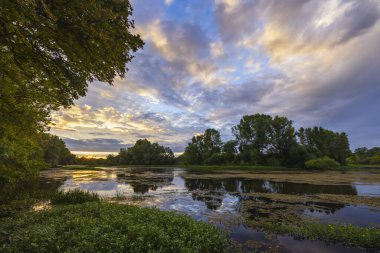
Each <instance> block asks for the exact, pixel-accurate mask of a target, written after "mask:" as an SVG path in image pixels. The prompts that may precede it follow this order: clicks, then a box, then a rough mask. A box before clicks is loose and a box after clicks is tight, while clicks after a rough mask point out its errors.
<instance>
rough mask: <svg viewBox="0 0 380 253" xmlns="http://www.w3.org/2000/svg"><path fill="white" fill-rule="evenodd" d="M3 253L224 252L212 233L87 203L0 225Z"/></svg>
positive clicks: (176, 219) (147, 212)
mask: <svg viewBox="0 0 380 253" xmlns="http://www.w3.org/2000/svg"><path fill="white" fill-rule="evenodd" d="M0 228H1V229H0V244H1V245H2V246H1V247H2V248H1V252H209V253H212V252H225V251H226V246H227V240H226V237H225V235H223V234H222V233H221V232H220V231H219V230H218V229H217V228H216V227H214V226H211V225H209V224H206V223H204V222H198V221H195V220H193V219H191V218H190V217H188V216H185V215H180V214H176V213H172V212H164V211H160V210H158V209H150V208H140V207H135V206H128V205H119V204H109V203H108V204H105V203H85V204H81V205H66V206H56V207H53V209H51V210H46V211H40V212H23V213H21V214H19V215H17V216H15V217H11V218H6V219H2V220H0Z"/></svg>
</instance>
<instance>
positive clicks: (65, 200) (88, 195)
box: [51, 189, 100, 204]
mask: <svg viewBox="0 0 380 253" xmlns="http://www.w3.org/2000/svg"><path fill="white" fill-rule="evenodd" d="M85 202H100V198H99V195H98V194H97V193H95V192H89V191H82V190H80V189H74V190H68V191H62V190H59V191H57V192H56V193H55V194H53V195H52V197H51V203H52V204H82V203H85Z"/></svg>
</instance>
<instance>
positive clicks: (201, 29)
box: [51, 0, 380, 153]
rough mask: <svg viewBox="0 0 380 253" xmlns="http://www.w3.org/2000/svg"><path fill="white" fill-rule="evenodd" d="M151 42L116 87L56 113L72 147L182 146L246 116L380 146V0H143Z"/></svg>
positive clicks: (139, 3) (137, 16)
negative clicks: (282, 119) (282, 120)
mask: <svg viewBox="0 0 380 253" xmlns="http://www.w3.org/2000/svg"><path fill="white" fill-rule="evenodd" d="M131 3H132V6H133V9H134V10H133V19H134V20H135V26H136V27H135V30H134V31H133V33H135V34H140V35H141V37H142V39H143V40H144V42H145V46H144V48H143V49H142V50H139V51H138V52H137V53H135V54H134V55H135V58H134V59H133V61H132V62H131V63H128V64H127V66H126V67H127V68H128V69H129V71H128V73H127V75H126V77H125V78H124V79H120V78H116V79H115V80H114V85H113V86H110V85H108V84H105V83H101V82H93V83H90V84H89V89H88V93H87V96H85V97H83V98H80V99H79V100H77V101H76V102H75V106H73V107H72V108H70V109H62V110H60V111H58V112H55V113H54V114H53V116H52V119H53V123H54V125H53V126H52V129H51V132H52V133H53V134H57V135H58V136H60V137H61V138H63V139H64V141H65V142H66V144H67V146H68V147H69V149H70V150H72V151H88V152H117V151H118V150H119V149H120V148H122V147H128V146H130V145H131V144H133V143H134V142H135V141H136V140H137V139H141V138H147V139H149V140H150V141H153V142H158V143H159V144H161V145H165V146H169V147H170V148H172V150H173V151H174V152H176V153H180V152H182V151H183V150H184V148H185V146H186V145H187V143H188V142H189V141H190V140H191V137H192V136H193V135H197V134H200V133H202V132H204V130H205V129H207V128H215V129H217V130H219V131H220V132H221V135H222V139H223V140H224V141H226V140H228V139H231V138H232V134H231V128H232V127H233V126H234V125H236V124H238V122H239V120H240V119H241V118H242V116H243V115H249V114H255V113H265V114H270V115H280V116H286V117H288V118H289V119H291V120H293V121H294V126H295V127H296V128H299V127H301V126H303V127H312V126H322V127H325V128H328V129H331V130H334V131H339V132H342V131H344V132H346V133H347V134H348V136H349V139H350V145H351V149H355V148H356V147H361V146H367V147H373V146H380V21H379V19H380V1H378V0H352V1H348V0H326V1H320V0H282V1H276V0H256V1H255V0H250V1H248V0H191V1H190V0H163V1H160V0H133V1H131Z"/></svg>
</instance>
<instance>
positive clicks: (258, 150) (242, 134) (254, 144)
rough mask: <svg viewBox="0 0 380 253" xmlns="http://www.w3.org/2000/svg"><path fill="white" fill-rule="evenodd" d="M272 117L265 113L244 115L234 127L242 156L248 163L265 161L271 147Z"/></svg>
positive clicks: (233, 131) (233, 130) (234, 133)
mask: <svg viewBox="0 0 380 253" xmlns="http://www.w3.org/2000/svg"><path fill="white" fill-rule="evenodd" d="M271 122H272V117H271V116H269V115H265V114H254V115H244V116H243V118H242V119H241V120H240V123H239V124H238V125H236V126H234V127H233V128H232V133H233V135H234V136H235V138H236V140H237V141H238V144H239V151H240V153H242V154H241V155H240V156H241V157H243V159H244V160H245V161H246V162H248V163H263V162H264V159H265V158H264V153H266V151H267V150H268V149H269V146H270V136H271Z"/></svg>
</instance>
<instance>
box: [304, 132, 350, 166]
mask: <svg viewBox="0 0 380 253" xmlns="http://www.w3.org/2000/svg"><path fill="white" fill-rule="evenodd" d="M297 135H298V137H299V140H300V144H301V145H303V146H304V147H305V148H306V150H307V152H308V153H309V154H310V156H311V157H312V158H320V157H323V156H328V157H330V158H333V159H335V160H336V161H338V162H339V163H340V164H345V163H346V158H347V157H348V155H350V153H351V151H350V145H349V141H348V137H347V134H346V133H344V132H342V133H338V132H333V131H331V130H327V129H324V128H322V127H313V128H306V129H304V128H300V130H299V131H298V133H297Z"/></svg>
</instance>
